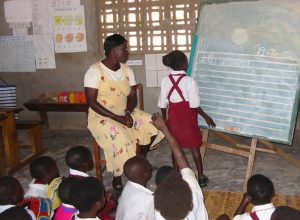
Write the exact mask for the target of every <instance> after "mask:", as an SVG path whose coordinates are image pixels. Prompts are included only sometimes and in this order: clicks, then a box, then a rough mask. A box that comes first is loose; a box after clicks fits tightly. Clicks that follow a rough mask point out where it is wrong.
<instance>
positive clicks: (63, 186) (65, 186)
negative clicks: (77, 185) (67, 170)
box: [58, 178, 77, 205]
mask: <svg viewBox="0 0 300 220" xmlns="http://www.w3.org/2000/svg"><path fill="white" fill-rule="evenodd" d="M75 181H77V179H74V178H65V179H64V180H63V181H62V182H61V183H60V184H59V187H58V196H59V198H60V200H61V201H62V202H63V203H65V204H71V205H72V201H71V198H70V192H71V187H72V185H73V184H74V182H75Z"/></svg>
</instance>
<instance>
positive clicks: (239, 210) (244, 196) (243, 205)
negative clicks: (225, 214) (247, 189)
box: [234, 193, 251, 216]
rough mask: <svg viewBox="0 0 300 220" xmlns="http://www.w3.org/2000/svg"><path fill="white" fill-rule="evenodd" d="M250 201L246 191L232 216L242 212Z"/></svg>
mask: <svg viewBox="0 0 300 220" xmlns="http://www.w3.org/2000/svg"><path fill="white" fill-rule="evenodd" d="M250 202H251V197H250V196H249V195H248V194H247V193H244V195H243V199H242V201H241V203H240V205H239V207H238V208H237V210H236V211H235V213H234V216H236V215H241V214H244V213H245V210H246V207H247V205H248V204H249V203H250Z"/></svg>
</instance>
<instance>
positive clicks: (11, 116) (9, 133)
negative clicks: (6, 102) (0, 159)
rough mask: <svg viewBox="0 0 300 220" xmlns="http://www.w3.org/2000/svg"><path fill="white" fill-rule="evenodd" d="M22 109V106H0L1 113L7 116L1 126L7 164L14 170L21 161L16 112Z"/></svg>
mask: <svg viewBox="0 0 300 220" xmlns="http://www.w3.org/2000/svg"><path fill="white" fill-rule="evenodd" d="M20 111H22V108H0V114H4V115H5V116H6V119H4V120H3V121H2V122H1V125H2V126H1V127H2V138H3V144H4V151H5V159H6V166H7V168H9V169H10V170H14V169H15V168H17V167H18V166H19V163H20V155H19V149H18V137H17V130H16V121H15V113H18V112H20ZM12 172H13V171H12ZM9 173H10V172H9Z"/></svg>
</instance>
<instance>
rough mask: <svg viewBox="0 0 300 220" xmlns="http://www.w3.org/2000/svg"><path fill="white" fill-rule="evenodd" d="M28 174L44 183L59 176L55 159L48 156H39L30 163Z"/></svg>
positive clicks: (48, 182)
mask: <svg viewBox="0 0 300 220" xmlns="http://www.w3.org/2000/svg"><path fill="white" fill-rule="evenodd" d="M30 175H31V176H32V178H35V179H36V180H38V181H40V182H41V183H44V184H50V183H51V182H52V180H53V179H55V178H57V177H59V176H60V174H59V170H58V168H57V165H56V162H55V160H53V159H52V158H51V157H48V156H43V157H39V158H37V159H35V160H34V161H33V162H32V163H31V164H30Z"/></svg>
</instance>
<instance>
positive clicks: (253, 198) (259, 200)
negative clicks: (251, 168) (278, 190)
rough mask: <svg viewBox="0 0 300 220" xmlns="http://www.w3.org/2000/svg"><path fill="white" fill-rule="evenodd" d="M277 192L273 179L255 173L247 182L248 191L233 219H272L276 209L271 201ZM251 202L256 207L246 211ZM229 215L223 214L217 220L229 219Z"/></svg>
mask: <svg viewBox="0 0 300 220" xmlns="http://www.w3.org/2000/svg"><path fill="white" fill-rule="evenodd" d="M274 194H275V191H274V185H273V183H272V181H271V180H270V179H269V178H268V177H266V176H264V175H261V174H256V175H253V176H252V177H250V178H249V180H248V182H247V192H246V193H245V194H244V195H243V199H242V201H241V203H240V205H239V207H238V208H237V210H236V212H235V214H234V215H235V216H234V218H233V220H252V219H254V220H257V219H259V220H270V219H271V215H272V213H273V212H274V210H275V207H274V205H273V203H272V202H271V200H272V198H273V196H274ZM249 203H252V204H253V205H254V207H253V208H252V212H251V213H248V212H245V210H246V207H247V206H248V204H249ZM229 219H230V218H229V217H228V216H227V215H225V214H224V215H221V216H220V217H219V218H218V219H217V220H229Z"/></svg>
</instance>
